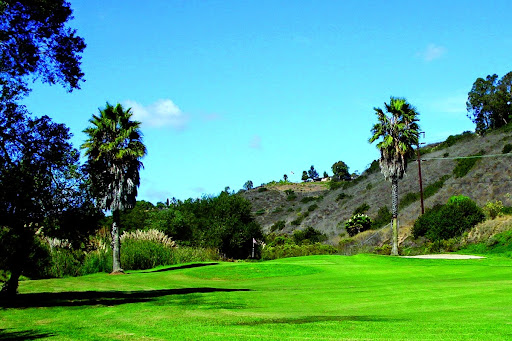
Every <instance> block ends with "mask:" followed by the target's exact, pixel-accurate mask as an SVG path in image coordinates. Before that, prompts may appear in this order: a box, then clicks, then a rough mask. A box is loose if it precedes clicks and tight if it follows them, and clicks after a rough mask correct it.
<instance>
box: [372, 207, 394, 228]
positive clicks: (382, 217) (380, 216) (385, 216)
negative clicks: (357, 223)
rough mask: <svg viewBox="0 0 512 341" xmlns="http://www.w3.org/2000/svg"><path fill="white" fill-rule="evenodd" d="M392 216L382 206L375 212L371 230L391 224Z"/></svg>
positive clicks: (387, 209) (386, 208)
mask: <svg viewBox="0 0 512 341" xmlns="http://www.w3.org/2000/svg"><path fill="white" fill-rule="evenodd" d="M391 218H392V214H391V212H390V211H389V208H388V207H387V206H382V207H381V208H379V211H378V212H377V216H376V217H375V219H374V220H373V223H372V226H371V228H372V229H374V230H376V229H379V228H381V227H382V226H385V225H387V224H389V223H390V222H391Z"/></svg>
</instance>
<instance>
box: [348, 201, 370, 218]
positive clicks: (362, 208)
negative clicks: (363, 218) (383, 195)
mask: <svg viewBox="0 0 512 341" xmlns="http://www.w3.org/2000/svg"><path fill="white" fill-rule="evenodd" d="M369 209H370V205H368V204H367V203H365V202H364V203H362V204H361V206H359V207H357V208H356V209H355V210H354V212H353V213H352V215H353V216H355V215H358V214H364V213H366V212H367V211H368V210H369Z"/></svg>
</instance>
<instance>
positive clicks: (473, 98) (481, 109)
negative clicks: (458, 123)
mask: <svg viewBox="0 0 512 341" xmlns="http://www.w3.org/2000/svg"><path fill="white" fill-rule="evenodd" d="M511 87H512V72H509V73H507V74H506V75H505V76H503V78H501V79H498V75H496V74H494V75H492V76H490V75H488V76H487V77H486V78H485V79H483V78H478V79H477V80H476V81H475V82H474V83H473V87H472V88H471V91H470V92H469V93H468V100H467V102H466V108H467V111H468V114H467V116H468V117H469V118H470V119H471V120H472V121H473V123H475V124H476V131H477V132H480V133H483V132H485V131H486V130H489V129H495V128H499V127H502V126H504V125H506V124H508V123H509V122H510V121H511V119H512V110H511V105H512V89H511Z"/></svg>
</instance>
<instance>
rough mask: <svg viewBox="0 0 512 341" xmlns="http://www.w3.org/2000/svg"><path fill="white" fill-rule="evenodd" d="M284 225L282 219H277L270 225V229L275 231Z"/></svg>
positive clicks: (281, 228)
mask: <svg viewBox="0 0 512 341" xmlns="http://www.w3.org/2000/svg"><path fill="white" fill-rule="evenodd" d="M285 226H286V222H285V221H284V220H278V221H276V222H275V223H274V224H272V226H270V231H271V232H275V231H277V230H279V231H281V230H283V229H284V227H285Z"/></svg>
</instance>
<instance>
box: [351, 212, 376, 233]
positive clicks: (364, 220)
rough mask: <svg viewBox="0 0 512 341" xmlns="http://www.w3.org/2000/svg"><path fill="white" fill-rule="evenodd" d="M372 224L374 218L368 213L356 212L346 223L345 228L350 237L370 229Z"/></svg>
mask: <svg viewBox="0 0 512 341" xmlns="http://www.w3.org/2000/svg"><path fill="white" fill-rule="evenodd" d="M371 226H372V220H371V219H370V217H368V216H367V215H366V214H361V213H358V214H355V215H354V216H353V217H352V218H350V219H349V220H347V222H346V223H345V229H346V230H347V233H348V235H349V236H350V237H353V236H355V235H356V234H358V233H361V232H363V231H366V230H369V229H370V227H371Z"/></svg>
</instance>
